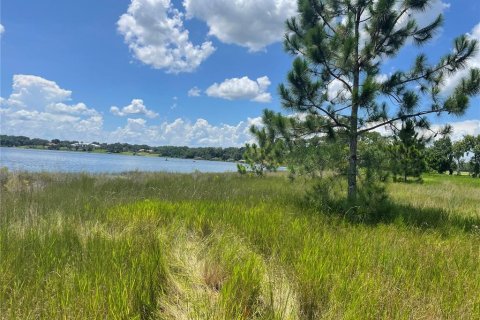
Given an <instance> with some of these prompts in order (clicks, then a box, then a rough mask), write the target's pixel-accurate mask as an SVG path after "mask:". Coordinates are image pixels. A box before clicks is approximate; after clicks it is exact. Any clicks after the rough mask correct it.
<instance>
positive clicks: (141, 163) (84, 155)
mask: <svg viewBox="0 0 480 320" xmlns="http://www.w3.org/2000/svg"><path fill="white" fill-rule="evenodd" d="M0 167H7V168H8V169H9V170H11V171H33V172H39V171H49V172H88V173H102V172H108V173H114V172H125V171H134V170H139V171H163V172H180V173H189V172H195V171H200V172H233V171H236V170H237V165H236V164H235V163H231V162H221V161H204V160H187V159H173V158H167V160H166V158H162V157H145V156H127V155H118V154H103V153H88V152H73V151H56V150H34V149H20V148H3V147H0Z"/></svg>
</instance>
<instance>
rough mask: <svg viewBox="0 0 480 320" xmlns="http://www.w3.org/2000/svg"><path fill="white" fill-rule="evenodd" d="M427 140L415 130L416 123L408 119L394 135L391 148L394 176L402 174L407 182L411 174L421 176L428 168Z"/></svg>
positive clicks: (416, 176)
mask: <svg viewBox="0 0 480 320" xmlns="http://www.w3.org/2000/svg"><path fill="white" fill-rule="evenodd" d="M425 141H426V140H425V139H424V138H423V137H419V133H418V132H416V131H415V124H414V123H413V121H412V120H407V121H405V122H404V123H403V124H402V128H401V129H400V130H399V132H398V133H397V134H396V135H395V136H394V142H393V144H392V146H391V148H390V153H391V159H392V164H391V165H392V172H393V174H394V176H397V175H400V176H401V177H402V178H403V181H404V182H407V178H408V177H409V176H410V177H415V178H420V176H421V175H422V173H424V172H425V171H426V169H427V163H426V161H425Z"/></svg>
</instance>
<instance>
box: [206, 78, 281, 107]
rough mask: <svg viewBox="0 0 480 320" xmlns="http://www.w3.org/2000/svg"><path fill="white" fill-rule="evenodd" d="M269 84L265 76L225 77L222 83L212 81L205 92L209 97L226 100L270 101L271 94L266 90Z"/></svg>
mask: <svg viewBox="0 0 480 320" xmlns="http://www.w3.org/2000/svg"><path fill="white" fill-rule="evenodd" d="M269 86H270V80H269V79H268V77H267V76H264V77H260V78H258V79H257V80H250V79H249V78H248V77H246V76H245V77H242V78H232V79H225V81H223V82H222V83H220V84H218V83H214V84H213V85H211V86H210V87H209V88H208V89H207V90H206V91H205V92H206V94H207V95H208V96H210V97H216V98H222V99H227V100H238V99H248V100H251V101H256V102H264V103H266V102H270V101H271V100H272V96H271V95H270V93H269V92H267V91H266V90H267V89H268V87H269Z"/></svg>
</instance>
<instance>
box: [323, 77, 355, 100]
mask: <svg viewBox="0 0 480 320" xmlns="http://www.w3.org/2000/svg"><path fill="white" fill-rule="evenodd" d="M327 93H328V99H329V100H330V101H341V100H343V99H348V98H349V97H350V96H351V94H350V91H348V89H347V88H346V87H345V85H344V84H343V82H342V81H340V80H338V79H334V80H333V81H332V82H330V83H329V84H328V86H327Z"/></svg>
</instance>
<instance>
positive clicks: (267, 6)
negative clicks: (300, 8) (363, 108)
mask: <svg viewBox="0 0 480 320" xmlns="http://www.w3.org/2000/svg"><path fill="white" fill-rule="evenodd" d="M183 5H184V6H185V9H186V11H187V17H195V18H198V19H200V20H203V21H205V22H206V23H207V25H208V27H209V34H210V35H213V36H215V37H217V38H218V39H219V40H220V41H222V42H224V43H232V44H237V45H240V46H243V47H247V48H249V49H250V50H251V51H259V50H263V49H264V48H265V47H266V46H267V45H269V44H271V43H274V42H277V41H280V40H281V39H282V38H283V35H284V33H285V20H286V19H287V18H289V17H291V16H293V15H295V14H296V10H297V2H296V1H292V0H262V1H258V0H242V1H232V0H209V1H204V0H184V2H183Z"/></svg>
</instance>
